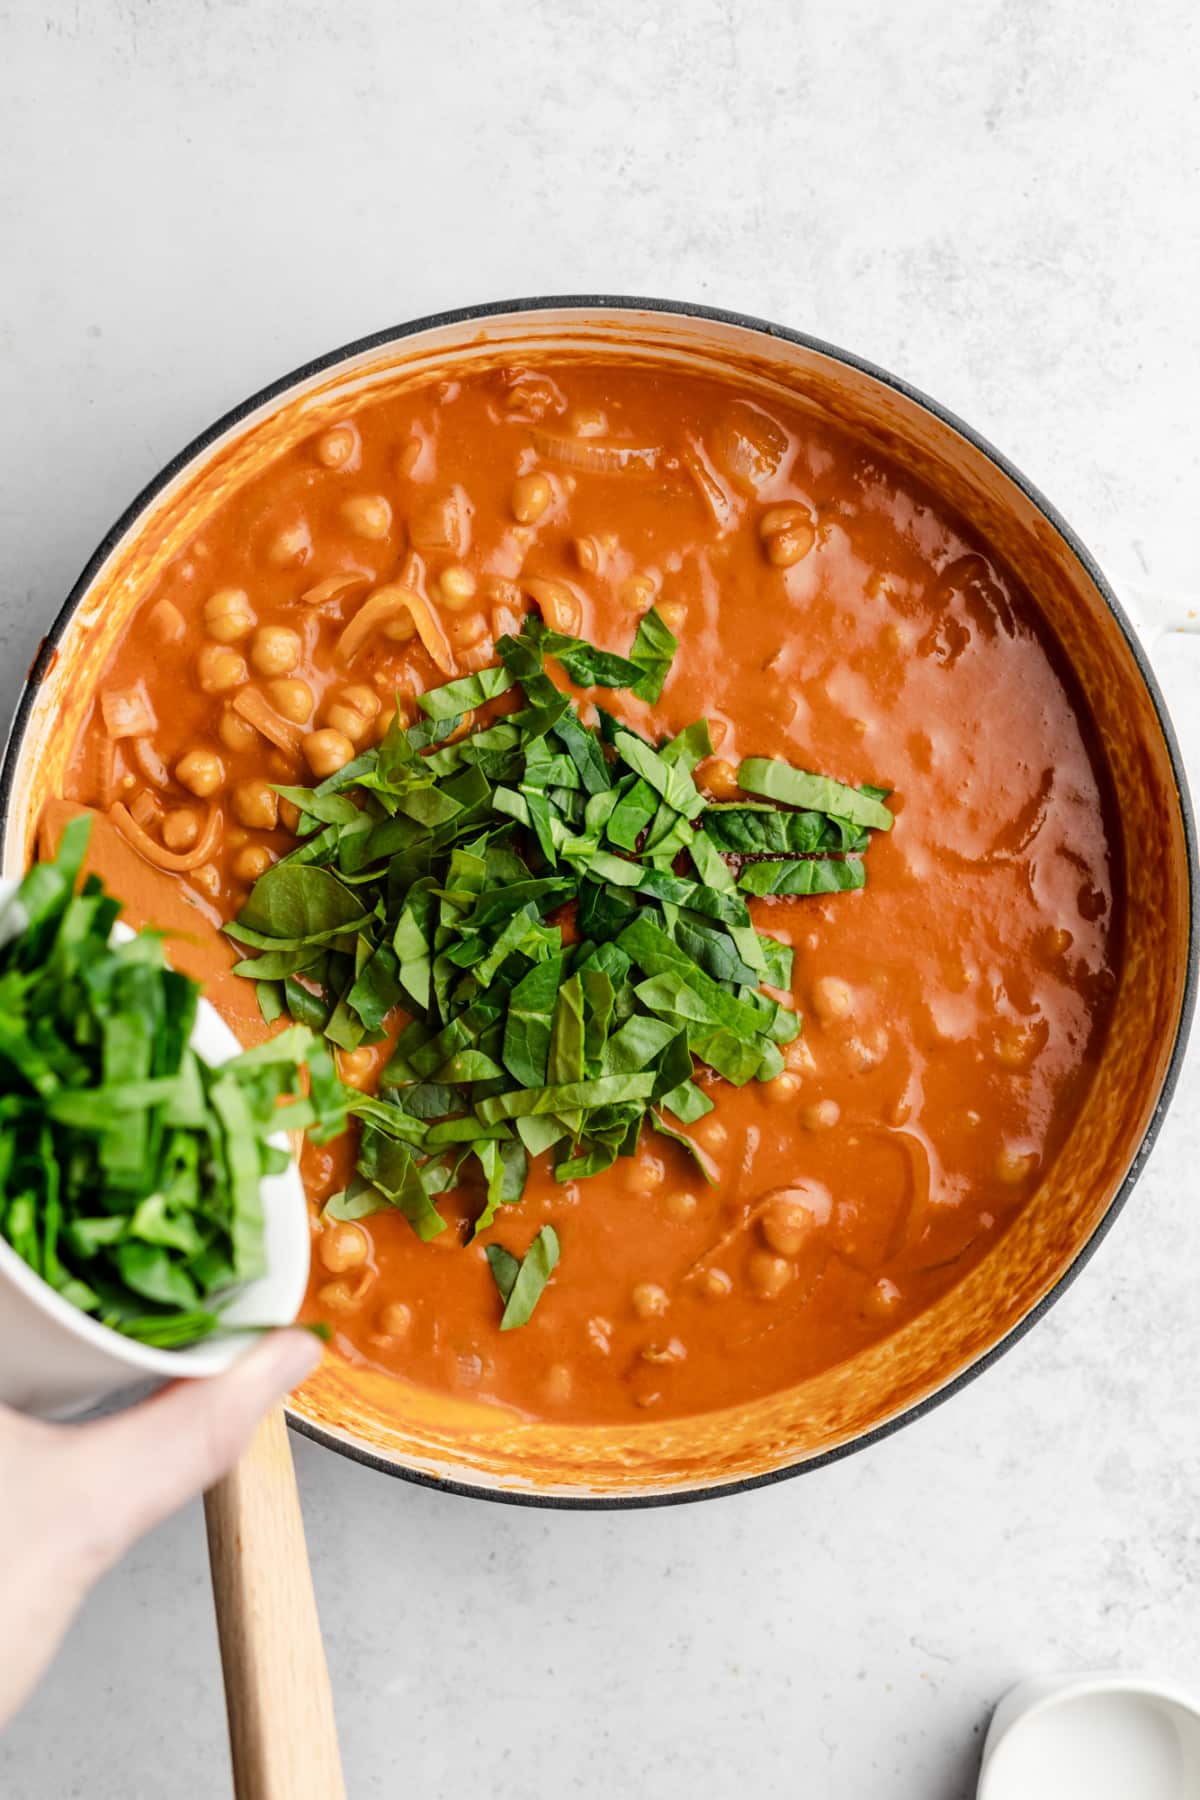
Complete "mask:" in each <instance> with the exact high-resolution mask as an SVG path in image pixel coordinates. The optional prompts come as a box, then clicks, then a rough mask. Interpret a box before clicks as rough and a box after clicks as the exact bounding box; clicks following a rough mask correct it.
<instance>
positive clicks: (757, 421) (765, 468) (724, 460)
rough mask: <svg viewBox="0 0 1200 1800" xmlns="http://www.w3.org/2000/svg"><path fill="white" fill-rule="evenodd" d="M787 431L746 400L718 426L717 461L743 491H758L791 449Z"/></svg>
mask: <svg viewBox="0 0 1200 1800" xmlns="http://www.w3.org/2000/svg"><path fill="white" fill-rule="evenodd" d="M788 443H789V439H788V434H787V432H786V431H785V430H784V429H783V426H782V425H780V424H779V423H778V422H777V421H776V420H775V419H773V418H772V417H771V416H770V414H769V413H765V412H760V411H759V409H758V407H757V406H750V405H749V404H748V403H747V402H745V401H739V402H738V404H737V405H736V406H734V407H732V408H731V409H730V412H729V415H728V417H727V418H726V419H725V420H724V421H723V422H722V424H721V425H720V427H719V428H718V431H717V435H716V444H715V450H716V454H717V458H718V461H719V462H720V463H721V466H722V467H723V468H724V470H725V472H726V474H727V475H729V476H730V477H731V478H732V480H733V482H734V484H735V486H737V487H739V488H740V489H741V490H742V492H743V493H744V494H756V493H757V492H758V490H759V488H760V487H763V486H764V485H765V484H766V483H767V482H768V481H770V480H771V479H772V477H773V476H774V475H775V474H776V473H777V471H778V469H779V465H780V463H782V461H783V459H784V457H785V456H786V455H787V452H788Z"/></svg>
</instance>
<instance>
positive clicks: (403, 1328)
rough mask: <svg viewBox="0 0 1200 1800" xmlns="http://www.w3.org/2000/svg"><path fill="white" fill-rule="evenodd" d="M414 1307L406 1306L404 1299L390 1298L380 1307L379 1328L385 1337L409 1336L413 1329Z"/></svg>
mask: <svg viewBox="0 0 1200 1800" xmlns="http://www.w3.org/2000/svg"><path fill="white" fill-rule="evenodd" d="M412 1322H413V1315H412V1307H411V1306H406V1305H405V1303H404V1301H403V1300H389V1301H388V1303H387V1305H386V1306H384V1307H381V1308H380V1312H379V1329H380V1331H382V1333H383V1335H384V1337H391V1338H402V1337H407V1336H408V1334H409V1332H410V1331H411V1330H412Z"/></svg>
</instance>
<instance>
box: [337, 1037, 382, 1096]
mask: <svg viewBox="0 0 1200 1800" xmlns="http://www.w3.org/2000/svg"><path fill="white" fill-rule="evenodd" d="M337 1066H338V1074H339V1075H340V1076H341V1078H342V1080H343V1081H344V1082H345V1083H346V1086H347V1087H354V1088H365V1087H366V1086H367V1085H368V1083H369V1082H370V1079H371V1075H372V1073H373V1072H374V1069H375V1052H374V1051H373V1050H372V1049H371V1047H370V1045H369V1044H364V1045H362V1046H361V1048H359V1049H358V1050H339V1051H338V1053H337Z"/></svg>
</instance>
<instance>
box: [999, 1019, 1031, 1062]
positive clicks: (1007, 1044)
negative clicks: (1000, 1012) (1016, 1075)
mask: <svg viewBox="0 0 1200 1800" xmlns="http://www.w3.org/2000/svg"><path fill="white" fill-rule="evenodd" d="M1038 1038H1039V1032H1038V1029H1037V1026H1036V1025H1014V1024H1011V1023H1008V1024H1004V1025H1001V1026H999V1028H998V1029H997V1031H996V1035H995V1039H994V1041H993V1044H992V1050H993V1053H994V1055H995V1058H996V1061H997V1062H999V1063H1003V1064H1004V1066H1005V1068H1006V1069H1022V1068H1024V1067H1025V1065H1026V1063H1029V1062H1032V1061H1033V1059H1034V1057H1035V1056H1036V1055H1037V1052H1038V1049H1039V1043H1038Z"/></svg>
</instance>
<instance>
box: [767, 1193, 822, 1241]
mask: <svg viewBox="0 0 1200 1800" xmlns="http://www.w3.org/2000/svg"><path fill="white" fill-rule="evenodd" d="M759 1223H760V1226H761V1228H762V1234H763V1237H764V1238H765V1239H766V1241H767V1243H768V1245H769V1246H770V1248H771V1249H772V1250H777V1251H778V1252H779V1254H780V1256H795V1255H796V1254H797V1253H798V1252H799V1251H800V1250H802V1249H803V1248H804V1246H805V1244H806V1243H807V1242H808V1239H809V1238H810V1236H811V1235H812V1231H813V1227H814V1225H815V1224H816V1220H815V1219H814V1217H813V1215H812V1212H811V1211H810V1210H809V1208H808V1207H807V1206H805V1205H804V1203H803V1201H801V1200H790V1199H788V1198H787V1196H786V1195H785V1194H780V1195H779V1197H778V1198H777V1199H775V1200H771V1201H769V1202H768V1204H767V1206H766V1207H765V1208H764V1210H763V1215H762V1218H761V1219H760V1221H759Z"/></svg>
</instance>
